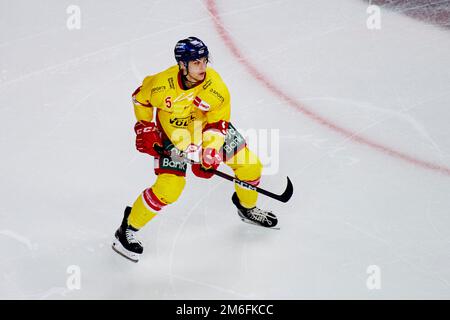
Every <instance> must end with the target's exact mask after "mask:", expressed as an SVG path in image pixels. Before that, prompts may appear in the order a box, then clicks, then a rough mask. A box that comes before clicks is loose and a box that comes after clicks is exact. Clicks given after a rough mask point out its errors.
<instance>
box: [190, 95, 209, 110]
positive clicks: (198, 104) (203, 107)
mask: <svg viewBox="0 0 450 320" xmlns="http://www.w3.org/2000/svg"><path fill="white" fill-rule="evenodd" d="M194 105H195V106H196V107H197V108H199V109H200V110H202V111H208V110H209V108H211V106H210V105H209V104H207V103H206V102H205V101H203V100H202V99H200V98H199V97H198V96H197V97H195V99H194Z"/></svg>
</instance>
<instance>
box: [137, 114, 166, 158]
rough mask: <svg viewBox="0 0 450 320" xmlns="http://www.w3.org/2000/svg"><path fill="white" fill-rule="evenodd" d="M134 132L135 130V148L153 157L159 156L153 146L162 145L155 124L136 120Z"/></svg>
mask: <svg viewBox="0 0 450 320" xmlns="http://www.w3.org/2000/svg"><path fill="white" fill-rule="evenodd" d="M134 132H136V149H138V150H139V151H140V152H142V153H147V154H149V155H151V156H153V157H159V153H158V152H156V151H155V149H154V146H155V145H159V146H160V147H162V141H161V135H160V132H159V130H158V127H157V126H156V124H155V123H154V122H148V121H144V120H141V121H138V122H137V123H136V124H135V126H134Z"/></svg>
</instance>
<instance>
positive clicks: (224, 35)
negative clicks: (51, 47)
mask: <svg viewBox="0 0 450 320" xmlns="http://www.w3.org/2000/svg"><path fill="white" fill-rule="evenodd" d="M206 4H207V8H208V11H209V13H210V14H211V16H212V18H213V22H214V26H215V28H216V30H217V32H218V33H219V35H220V37H221V39H222V40H223V41H224V43H225V44H226V46H227V47H228V49H229V50H230V51H231V52H232V54H233V55H234V56H235V58H236V59H237V60H238V61H239V62H240V63H241V64H242V65H243V66H244V67H245V69H246V70H247V71H248V72H249V73H250V74H251V75H252V76H253V77H254V78H255V79H256V80H258V81H259V82H260V83H261V84H263V85H264V87H266V88H267V89H268V90H269V91H271V92H272V93H273V94H274V95H276V96H278V97H279V98H280V99H282V100H284V101H286V102H287V103H288V104H289V105H291V106H293V107H294V108H296V109H297V110H298V111H299V112H301V113H303V114H304V115H305V116H307V117H309V118H310V119H312V120H313V121H315V122H317V123H319V124H320V125H322V126H325V127H327V128H329V129H331V130H333V131H335V132H337V133H339V134H341V135H343V136H345V137H347V138H349V139H351V140H352V141H355V142H358V143H360V144H362V145H366V146H368V147H371V148H372V149H375V150H378V151H380V152H382V153H384V154H386V155H388V156H391V157H393V158H396V159H399V160H402V161H404V162H408V163H411V164H414V165H416V166H419V167H421V168H424V169H429V170H433V171H437V172H440V173H443V174H445V175H450V168H447V167H444V166H441V165H438V164H434V163H431V162H427V161H425V160H420V159H417V158H415V157H413V156H410V155H407V154H405V153H402V152H399V151H397V150H394V149H392V148H390V147H387V146H384V145H382V144H380V143H378V142H375V141H372V140H370V139H368V138H365V137H363V136H360V135H358V134H356V133H354V132H352V131H351V130H349V129H346V128H343V127H340V126H339V125H337V124H335V123H333V122H332V121H330V120H328V119H326V118H324V117H322V116H320V115H318V114H316V113H314V112H313V111H311V110H309V109H308V108H307V107H305V106H304V105H303V104H302V103H300V102H298V101H297V100H295V99H294V98H292V97H291V96H289V95H288V94H286V93H285V92H283V91H282V90H281V89H280V88H278V87H277V86H276V85H275V84H274V83H272V82H271V81H270V80H269V79H268V78H267V77H266V76H264V75H263V74H262V73H261V72H259V71H258V69H257V68H256V67H255V66H254V65H252V64H251V63H250V62H249V61H248V60H247V59H246V57H244V55H243V54H242V53H241V51H240V50H239V49H238V47H237V46H236V44H235V43H234V41H233V39H232V37H231V36H230V34H229V33H228V31H227V30H226V29H225V27H224V24H223V22H222V20H221V18H220V15H219V12H218V10H217V6H216V2H215V0H206Z"/></svg>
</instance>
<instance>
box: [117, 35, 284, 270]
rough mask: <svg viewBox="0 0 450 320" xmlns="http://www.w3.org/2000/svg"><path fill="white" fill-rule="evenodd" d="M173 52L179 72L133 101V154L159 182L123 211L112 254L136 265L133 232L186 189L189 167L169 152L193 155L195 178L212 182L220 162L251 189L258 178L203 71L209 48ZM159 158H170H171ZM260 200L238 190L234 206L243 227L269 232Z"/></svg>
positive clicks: (218, 90)
mask: <svg viewBox="0 0 450 320" xmlns="http://www.w3.org/2000/svg"><path fill="white" fill-rule="evenodd" d="M174 51H175V59H176V61H177V65H174V66H172V67H170V68H168V69H167V70H165V71H162V72H160V73H157V74H155V75H151V76H148V77H146V78H145V79H144V80H143V82H142V85H141V86H140V87H139V88H137V89H136V91H135V92H134V93H133V95H132V99H133V105H134V112H135V116H136V119H137V123H136V124H135V126H134V130H135V133H136V148H137V150H139V151H140V152H143V153H147V154H149V155H151V156H153V157H154V159H155V174H156V175H157V178H156V181H155V183H154V184H153V185H152V186H151V187H150V188H147V189H145V190H144V191H143V192H142V193H141V194H140V195H139V196H138V197H137V199H136V201H135V202H134V204H133V207H127V208H126V209H125V214H124V217H123V220H122V224H121V225H120V227H119V228H118V229H117V231H116V233H115V240H114V242H113V249H114V250H116V251H117V252H119V253H120V254H122V255H124V256H125V257H127V258H129V259H130V260H132V261H135V262H137V261H138V260H139V257H140V255H141V254H142V252H143V246H142V243H141V242H140V241H139V240H137V239H136V232H137V231H138V230H140V229H141V228H142V227H144V226H145V225H146V224H147V223H148V222H149V221H150V220H152V219H153V218H154V217H155V216H156V215H157V214H158V213H159V212H161V211H163V210H164V208H165V207H166V206H167V205H170V204H172V203H174V202H175V201H177V199H178V197H179V196H180V194H181V192H182V191H183V188H184V186H185V176H186V169H187V163H186V162H184V161H182V159H180V158H179V157H177V156H176V152H173V151H174V150H175V151H177V150H181V151H191V152H193V151H198V152H197V153H198V154H199V163H198V164H193V165H192V166H191V168H192V172H193V173H194V174H195V175H196V176H197V177H200V178H205V179H209V178H211V177H212V175H213V173H211V172H210V171H208V170H209V169H217V167H218V166H219V165H220V164H221V163H222V162H223V163H225V164H226V165H228V166H229V167H230V168H231V169H232V170H233V171H234V174H235V176H236V177H237V178H238V179H240V180H243V181H246V182H248V183H250V184H252V185H254V186H257V185H258V184H259V181H260V177H261V171H262V165H261V162H260V161H259V159H258V157H257V156H256V155H255V154H254V153H252V152H251V151H250V150H249V149H248V147H247V145H246V142H245V140H244V138H243V137H242V136H241V135H240V134H239V132H238V131H237V130H236V129H235V128H234V127H233V125H232V124H231V123H230V94H229V92H228V89H227V87H226V85H225V83H224V82H223V80H222V79H221V77H220V76H219V74H218V73H217V72H216V71H215V70H214V69H212V68H211V67H208V66H207V64H208V62H209V51H208V48H207V46H206V45H205V44H204V43H203V41H201V40H200V39H198V38H196V37H189V38H187V39H183V40H180V41H178V43H177V44H176V46H175V50H174ZM153 119H154V120H153ZM156 146H158V148H157V147H156ZM155 148H156V150H155ZM158 150H167V151H172V156H168V155H167V154H161V153H160V152H158ZM257 197H258V193H257V192H256V191H254V190H249V189H245V188H243V187H240V186H239V185H237V184H235V192H234V194H233V196H232V201H233V203H234V204H235V205H236V207H237V212H238V214H239V216H240V217H241V219H242V220H243V221H246V222H250V223H253V224H257V225H259V226H263V227H269V228H270V227H274V226H275V225H276V224H277V218H276V216H275V215H274V214H273V213H271V212H270V211H264V210H261V209H259V208H258V207H256V202H257Z"/></svg>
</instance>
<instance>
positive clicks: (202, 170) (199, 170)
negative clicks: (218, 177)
mask: <svg viewBox="0 0 450 320" xmlns="http://www.w3.org/2000/svg"><path fill="white" fill-rule="evenodd" d="M221 162H222V157H221V156H220V154H219V152H217V151H216V149H213V148H206V149H204V150H203V153H202V161H201V163H195V164H193V165H192V172H193V173H194V174H195V175H196V176H197V177H199V178H204V179H209V178H211V177H212V176H213V175H214V173H213V172H212V171H210V169H214V170H217V168H218V167H219V165H220V163H221Z"/></svg>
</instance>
